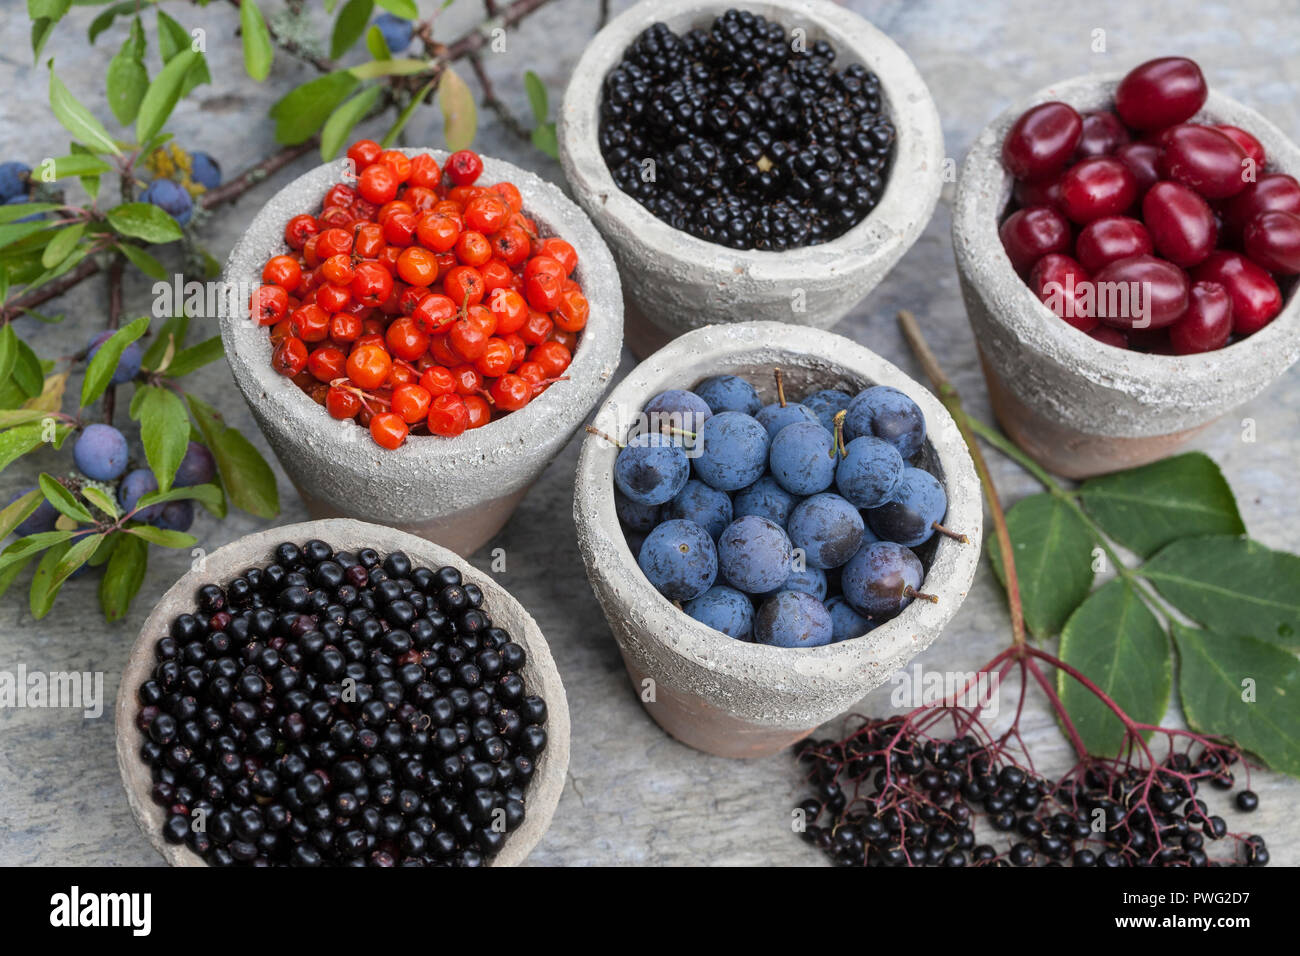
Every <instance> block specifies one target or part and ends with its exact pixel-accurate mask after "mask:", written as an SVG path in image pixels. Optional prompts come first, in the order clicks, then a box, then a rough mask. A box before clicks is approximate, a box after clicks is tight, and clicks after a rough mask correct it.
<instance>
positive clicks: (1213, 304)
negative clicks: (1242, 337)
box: [1169, 282, 1232, 355]
mask: <svg viewBox="0 0 1300 956" xmlns="http://www.w3.org/2000/svg"><path fill="white" fill-rule="evenodd" d="M1231 334H1232V299H1231V297H1230V296H1229V295H1228V290H1227V289H1225V288H1224V287H1223V286H1221V285H1219V283H1217V282H1194V283H1192V287H1191V288H1190V289H1188V290H1187V312H1186V313H1184V315H1183V317H1182V318H1181V319H1179V320H1178V321H1177V322H1175V323H1174V324H1173V325H1171V326H1170V327H1169V344H1170V346H1171V347H1172V348H1173V351H1174V354H1175V355H1191V354H1192V353H1194V352H1213V351H1214V350H1215V349H1221V348H1223V347H1224V346H1225V345H1227V344H1228V337H1229V336H1230V335H1231Z"/></svg>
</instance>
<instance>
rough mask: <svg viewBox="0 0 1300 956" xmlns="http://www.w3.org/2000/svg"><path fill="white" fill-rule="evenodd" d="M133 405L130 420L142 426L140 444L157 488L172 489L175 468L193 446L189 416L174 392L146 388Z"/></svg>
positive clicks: (154, 386) (153, 387)
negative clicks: (190, 445) (190, 444)
mask: <svg viewBox="0 0 1300 956" xmlns="http://www.w3.org/2000/svg"><path fill="white" fill-rule="evenodd" d="M136 395H137V396H138V400H136V399H133V400H132V402H131V417H132V418H134V419H136V420H137V421H138V422H139V423H140V442H141V444H143V445H144V455H145V458H146V459H148V461H149V468H150V470H151V471H153V476H154V478H156V479H157V480H158V488H159V489H160V490H162V491H166V490H167V489H168V488H170V487H171V486H172V479H173V478H175V477H176V469H177V468H179V467H180V464H181V459H182V458H184V457H185V449H186V448H187V447H188V446H189V443H190V416H189V414H188V413H187V412H186V411H185V403H184V402H182V401H181V400H180V398H179V397H178V396H177V395H176V393H175V392H173V391H172V390H171V389H167V388H161V387H159V386H157V385H144V386H141V387H140V389H139V390H138V391H137V392H136Z"/></svg>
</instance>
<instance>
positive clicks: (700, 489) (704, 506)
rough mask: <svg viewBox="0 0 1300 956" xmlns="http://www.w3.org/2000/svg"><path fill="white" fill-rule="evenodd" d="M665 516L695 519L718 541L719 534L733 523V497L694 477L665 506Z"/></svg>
mask: <svg viewBox="0 0 1300 956" xmlns="http://www.w3.org/2000/svg"><path fill="white" fill-rule="evenodd" d="M664 516H665V517H666V518H685V519H686V520H687V521H694V522H695V523H696V524H697V525H699V526H700V527H702V528H703V529H704V530H705V531H707V532H708V533H709V537H711V538H712V539H713V540H714V541H717V540H718V535H720V534H722V532H723V531H724V530H725V529H726V527H727V525H729V524H731V498H730V496H728V495H727V494H726V492H722V491H717V490H716V489H714V488H710V487H709V486H708V485H706V484H705V483H704V482H702V481H696V480H695V479H694V478H692V479H691V480H690V481H688V482H686V487H685V488H683V489H682V490H681V491H679V492H678V493H677V497H675V498H673V500H672V501H670V502H668V504H666V505H665V506H664Z"/></svg>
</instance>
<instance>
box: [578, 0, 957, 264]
mask: <svg viewBox="0 0 1300 956" xmlns="http://www.w3.org/2000/svg"><path fill="white" fill-rule="evenodd" d="M732 8H735V9H740V10H750V11H753V12H754V13H758V14H762V15H764V16H767V17H769V18H772V19H777V20H778V21H779V22H780V23H781V25H782V26H784V27H786V29H791V28H794V27H802V28H804V29H805V30H807V31H808V37H807V42H808V43H809V44H812V43H815V42H816V41H817V40H821V39H825V40H826V41H827V42H829V43H830V44H831V45H832V46H833V47H835V52H836V64H837V65H839V66H846V65H848V64H850V63H861V64H862V65H863V66H865V67H866V68H867V69H868V70H870V71H871V72H872V73H874V74H876V76H878V77H879V78H880V87H881V95H882V99H883V101H884V105H885V106H886V107H887V108H888V111H889V118H890V122H892V123H893V125H894V129H895V131H896V133H897V138H896V139H895V141H894V155H893V158H892V161H891V164H890V170H889V178H888V181H887V182H886V184H885V192H884V194H883V195H882V196H881V198H880V202H879V203H878V204H877V205H876V207H875V208H874V209H872V210H871V212H869V213H868V214H867V215H866V217H865V218H864V219H863V220H862V221H861V222H859V223H858V224H857V225H856V226H854V227H853V228H851V229H849V230H848V231H847V232H845V233H843V234H842V235H840V236H838V237H836V238H835V239H832V240H830V241H829V242H826V243H822V244H821V245H818V246H814V247H805V248H813V249H816V250H818V251H819V252H822V253H823V254H826V255H827V256H828V259H829V258H831V257H832V256H833V261H834V262H835V263H836V264H835V266H834V267H833V268H831V269H829V270H828V271H829V272H830V273H832V274H835V273H839V274H845V273H851V272H854V271H857V270H859V269H866V268H867V267H869V266H870V265H871V263H873V262H875V261H878V260H882V259H888V258H889V257H890V256H895V257H896V256H898V255H901V254H902V250H904V249H906V248H907V247H908V246H910V245H911V244H912V243H913V242H914V241H915V240H916V238H917V237H918V236H919V235H920V234H921V232H922V231H923V230H924V229H925V226H926V223H927V222H929V220H930V217H931V215H932V214H933V213H934V207H935V205H936V203H937V202H938V199H939V192H940V190H941V189H942V186H943V183H942V166H943V129H942V127H941V125H940V123H939V111H938V109H937V107H936V106H935V103H934V99H933V98H932V97H931V95H930V91H929V88H927V87H926V85H925V81H924V80H923V79H922V78H921V74H920V73H919V72H918V71H917V69H916V66H915V65H914V64H913V63H912V61H911V59H910V58H909V57H908V55H907V54H906V53H904V52H903V50H902V48H901V47H899V46H898V44H896V43H895V42H894V41H893V40H892V39H890V38H889V37H888V36H887V35H886V34H884V33H882V32H881V31H880V30H878V29H876V27H874V26H872V25H871V24H870V23H868V22H867V21H866V20H864V19H863V18H862V17H859V16H858V15H857V14H855V13H853V12H852V11H851V10H847V9H845V8H844V7H841V6H839V5H838V4H835V3H831V2H829V0H731V2H722V0H641V2H640V3H638V4H636V5H635V6H632V7H630V8H629V9H627V10H625V11H624V12H623V13H621V14H619V15H618V16H617V17H615V18H614V19H613V20H611V21H610V22H609V23H608V24H606V26H605V28H604V29H603V30H601V31H600V32H599V33H598V34H596V37H595V39H593V40H592V41H591V42H590V43H588V44H587V47H586V49H585V50H584V51H583V54H582V58H581V59H580V60H579V61H578V64H577V66H575V67H574V70H573V75H572V78H571V79H570V80H569V85H568V88H567V89H566V90H565V93H564V103H563V106H562V108H561V113H560V123H559V145H560V158H561V160H562V161H563V163H564V170H565V174H566V175H567V176H568V178H569V181H570V183H571V184H572V186H573V189H574V191H575V193H576V194H578V195H579V196H580V197H582V198H583V200H584V201H585V202H587V203H590V204H592V205H593V206H595V207H599V208H600V210H601V214H602V215H608V216H609V217H611V218H612V219H615V220H618V221H620V222H622V223H624V224H626V225H627V226H628V228H629V229H630V230H631V231H632V234H633V235H634V236H635V237H636V241H638V242H639V243H640V244H641V245H642V246H643V247H644V248H645V249H646V255H649V256H655V257H658V258H659V259H660V260H661V261H665V262H670V261H673V260H675V259H682V260H685V261H687V262H691V263H696V264H707V265H709V266H710V267H711V268H712V269H713V270H714V271H718V272H732V271H734V270H735V269H737V268H741V269H743V270H744V271H746V272H748V273H750V274H751V275H753V276H754V277H755V278H757V279H760V280H771V281H774V282H793V281H797V280H799V279H806V278H807V276H808V269H809V264H808V263H807V262H805V261H803V260H802V258H801V257H800V256H799V255H798V253H799V252H800V251H801V250H799V249H793V250H787V251H785V252H772V251H761V250H754V249H748V250H746V249H733V248H731V247H730V246H723V245H719V244H717V243H712V242H706V241H705V240H703V239H699V238H697V237H695V236H693V235H691V234H690V233H688V232H685V231H682V230H678V229H674V228H673V227H672V226H670V225H669V224H668V223H666V222H664V221H663V220H661V219H658V218H657V217H655V216H654V215H653V214H652V213H651V212H650V211H649V210H647V209H646V208H645V207H644V206H642V205H641V204H640V203H639V202H637V201H636V200H635V199H634V198H632V197H631V196H629V195H628V194H627V193H625V192H623V190H622V189H620V188H619V187H618V185H617V184H616V183H615V182H614V178H613V176H611V175H610V172H609V168H608V167H607V166H606V165H605V157H604V156H603V155H602V154H601V151H600V142H599V132H600V101H601V93H602V90H603V87H604V80H605V77H606V76H607V75H608V73H609V71H610V70H612V69H613V68H614V66H615V64H617V63H618V62H619V60H621V59H622V57H623V54H624V52H625V51H626V49H627V47H628V46H629V45H630V44H631V43H632V41H633V40H635V39H636V37H637V35H638V34H639V33H640V32H641V31H642V30H643V29H644V28H645V27H646V26H648V25H649V23H648V22H647V16H648V15H650V14H652V15H653V19H654V20H661V21H664V22H666V23H668V24H669V25H670V26H672V27H673V28H674V30H676V31H678V32H681V30H682V29H683V28H684V27H687V28H689V27H688V26H687V25H688V24H689V26H699V25H705V24H708V23H709V22H710V21H712V20H713V19H714V18H715V17H717V16H718V15H719V14H721V13H723V12H725V11H727V10H729V9H732ZM918 196H919V197H922V198H921V201H922V203H923V205H921V206H918ZM917 210H921V211H923V214H918V213H917ZM900 224H901V229H900V228H899V227H900Z"/></svg>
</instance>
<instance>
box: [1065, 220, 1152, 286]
mask: <svg viewBox="0 0 1300 956" xmlns="http://www.w3.org/2000/svg"><path fill="white" fill-rule="evenodd" d="M1154 248H1155V247H1154V245H1153V244H1152V242H1151V234H1150V233H1149V232H1148V231H1147V227H1146V226H1144V225H1143V224H1142V223H1140V222H1138V220H1136V219H1132V218H1130V217H1128V216H1103V217H1102V218H1100V219H1094V220H1093V221H1092V222H1090V223H1088V225H1086V226H1084V227H1083V229H1082V230H1080V232H1079V238H1078V239H1076V240H1075V243H1074V253H1075V255H1076V256H1077V257H1078V259H1079V262H1080V263H1081V264H1082V265H1083V267H1084V268H1085V269H1087V270H1088V272H1096V271H1098V270H1099V269H1104V268H1105V267H1106V266H1108V265H1110V264H1111V263H1112V262H1114V261H1115V260H1116V259H1127V258H1128V257H1129V256H1141V255H1146V254H1147V253H1149V252H1151V251H1152V250H1153V249H1154Z"/></svg>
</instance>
